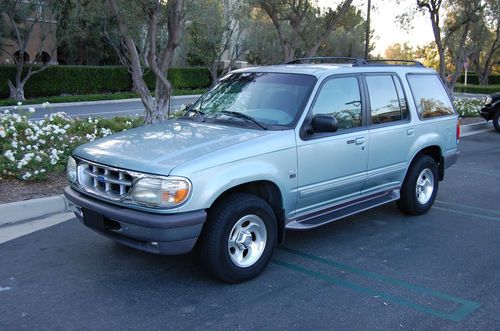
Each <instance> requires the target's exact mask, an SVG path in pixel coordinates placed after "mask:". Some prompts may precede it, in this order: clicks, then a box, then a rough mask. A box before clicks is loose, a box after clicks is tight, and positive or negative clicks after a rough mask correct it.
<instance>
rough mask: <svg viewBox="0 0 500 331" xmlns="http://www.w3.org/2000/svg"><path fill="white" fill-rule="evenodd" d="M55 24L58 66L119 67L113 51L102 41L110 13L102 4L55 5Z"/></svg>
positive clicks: (83, 0)
mask: <svg viewBox="0 0 500 331" xmlns="http://www.w3.org/2000/svg"><path fill="white" fill-rule="evenodd" d="M52 10H53V12H54V16H55V18H56V21H57V46H58V49H57V53H58V54H57V55H58V61H59V63H63V64H77V65H101V64H119V60H118V58H117V56H116V54H115V51H114V50H113V48H112V47H111V46H110V44H109V42H107V39H106V38H105V36H106V33H105V30H106V29H108V28H109V27H110V26H109V20H110V17H109V10H108V7H107V3H106V2H105V1H102V0H100V1H95V0H60V1H54V2H53V5H52Z"/></svg>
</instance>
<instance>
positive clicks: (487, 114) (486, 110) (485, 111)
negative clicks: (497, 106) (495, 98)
mask: <svg viewBox="0 0 500 331" xmlns="http://www.w3.org/2000/svg"><path fill="white" fill-rule="evenodd" d="M494 113H495V112H494V111H493V108H492V107H491V104H490V105H487V106H484V107H483V108H481V111H480V113H479V114H481V116H482V117H483V118H484V119H485V120H487V121H489V120H492V119H493V114H494Z"/></svg>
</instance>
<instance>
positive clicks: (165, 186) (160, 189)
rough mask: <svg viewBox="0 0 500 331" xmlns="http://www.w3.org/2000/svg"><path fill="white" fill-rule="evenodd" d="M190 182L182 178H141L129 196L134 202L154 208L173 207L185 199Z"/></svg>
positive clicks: (189, 188)
mask: <svg viewBox="0 0 500 331" xmlns="http://www.w3.org/2000/svg"><path fill="white" fill-rule="evenodd" d="M190 190H191V184H190V182H189V181H188V180H187V179H183V178H177V177H174V178H168V179H167V178H166V179H161V178H147V177H146V178H141V179H139V180H138V181H137V182H136V183H135V184H134V188H133V190H132V194H131V195H130V197H131V198H132V200H134V201H135V202H138V203H140V204H145V205H148V206H151V207H155V208H168V207H175V206H178V205H180V204H181V203H183V202H184V201H186V199H187V198H188V196H189V191H190Z"/></svg>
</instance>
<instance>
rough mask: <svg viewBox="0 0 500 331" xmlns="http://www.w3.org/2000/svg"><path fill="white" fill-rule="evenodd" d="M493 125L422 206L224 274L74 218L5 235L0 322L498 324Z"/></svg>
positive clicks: (499, 230) (86, 325)
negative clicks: (232, 277) (231, 278)
mask: <svg viewBox="0 0 500 331" xmlns="http://www.w3.org/2000/svg"><path fill="white" fill-rule="evenodd" d="M499 146H500V134H497V133H495V132H494V131H493V130H491V131H489V132H484V133H481V134H478V135H473V136H469V137H466V138H464V139H463V149H462V155H461V157H460V159H459V161H458V163H457V164H456V165H455V166H454V167H453V168H451V169H449V171H448V172H447V174H446V179H445V181H444V182H442V183H441V185H440V189H439V194H438V197H437V202H436V204H435V206H434V207H433V208H432V209H431V210H430V211H429V213H427V214H426V215H423V216H418V217H408V216H404V215H402V214H401V213H400V212H399V211H398V209H397V207H396V206H395V204H390V205H387V206H383V207H379V208H376V209H373V210H371V211H368V212H365V213H362V214H359V215H356V216H352V217H349V218H347V219H345V220H342V221H338V222H335V223H333V224H331V225H328V226H325V227H322V228H320V229H316V230H313V231H308V232H289V233H287V238H286V244H285V245H284V246H281V247H279V249H278V251H277V252H276V254H275V256H274V258H273V261H272V263H271V264H270V265H269V267H268V268H267V270H266V271H265V272H264V273H263V274H262V275H261V276H260V277H258V278H257V279H255V280H253V281H250V282H248V283H245V284H240V285H226V284H221V283H219V282H218V281H215V280H213V279H212V278H210V277H209V276H208V275H207V274H206V273H205V272H204V271H203V270H202V269H201V268H200V267H199V265H198V261H197V255H196V254H195V253H192V254H189V255H186V256H178V257H168V256H157V255H152V254H147V253H143V252H139V251H136V250H133V249H129V248H127V247H124V246H121V245H119V244H115V243H113V242H111V241H109V240H107V239H105V238H103V237H101V236H99V235H97V234H95V233H93V232H92V231H90V230H89V229H87V228H85V227H84V226H83V225H81V224H79V223H78V222H77V221H76V220H74V219H73V220H70V221H68V222H64V223H61V224H59V225H56V226H53V227H51V228H47V229H45V230H42V231H38V232H35V233H33V234H30V235H27V236H24V237H21V238H18V239H15V240H12V241H9V242H7V243H4V244H1V245H0V266H1V268H0V329H1V330H19V329H30V330H32V329H36V330H43V329H50V330H53V329H112V330H116V329H124V328H127V329H128V328H131V329H153V330H158V329H162V330H164V329H174V330H177V329H189V330H192V329H198V330H201V329H203V330H205V329H224V330H227V329H257V330H258V329H303V330H305V329H307V330H315V329H330V330H331V329H334V330H365V329H370V330H396V329H402V330H404V329H426V330H457V329H461V330H464V329H467V330H472V329H481V330H494V329H498V326H499V325H500V315H499V314H498V313H499V312H500V301H499V294H500V277H499V272H500V257H499V252H500V240H499V238H500V204H499V198H498V197H499V196H500V185H498V183H499V182H500V173H499V172H498V164H499V162H500V148H499Z"/></svg>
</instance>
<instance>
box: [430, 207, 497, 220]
mask: <svg viewBox="0 0 500 331" xmlns="http://www.w3.org/2000/svg"><path fill="white" fill-rule="evenodd" d="M432 209H437V210H443V211H449V212H451V213H455V214H460V215H464V216H472V217H478V218H482V219H485V220H489V221H496V222H500V218H498V217H492V216H487V215H481V214H474V213H469V212H466V211H461V210H457V209H451V208H445V207H439V206H432Z"/></svg>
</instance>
